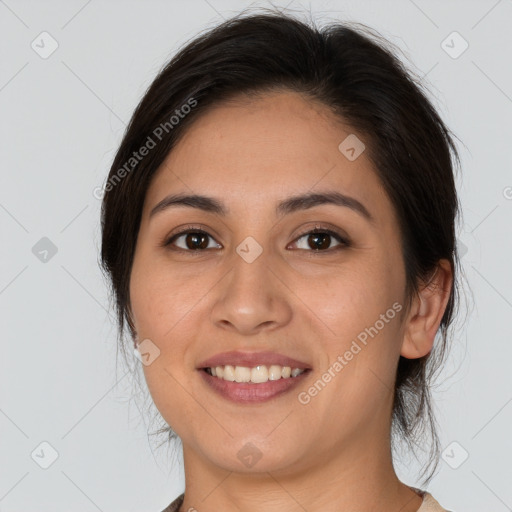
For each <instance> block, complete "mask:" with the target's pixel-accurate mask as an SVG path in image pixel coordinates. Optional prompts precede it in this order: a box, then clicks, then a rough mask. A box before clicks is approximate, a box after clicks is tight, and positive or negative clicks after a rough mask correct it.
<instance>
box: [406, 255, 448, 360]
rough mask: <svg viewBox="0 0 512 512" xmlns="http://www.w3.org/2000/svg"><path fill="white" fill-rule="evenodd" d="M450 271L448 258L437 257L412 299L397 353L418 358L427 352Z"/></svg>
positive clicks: (441, 310) (442, 308) (442, 309)
mask: <svg viewBox="0 0 512 512" xmlns="http://www.w3.org/2000/svg"><path fill="white" fill-rule="evenodd" d="M452 283H453V271H452V267H451V264H450V262H449V261H448V260H445V259H443V260H440V261H439V263H438V266H437V268H436V271H435V273H434V275H433V276H432V278H431V279H430V280H429V282H428V283H427V284H424V285H423V286H422V287H421V288H420V289H419V291H418V294H417V296H416V297H415V298H414V300H413V302H412V305H411V308H410V311H409V315H408V318H407V320H406V325H405V329H404V339H403V342H402V348H401V351H400V355H401V356H402V357H405V358H406V359H418V358H420V357H424V356H426V355H428V354H429V353H430V352H431V350H432V347H433V345H434V340H435V336H436V333H437V330H438V329H439V325H440V324H441V320H442V318H443V315H444V312H445V309H446V305H447V304H448V300H449V298H450V293H451V289H452Z"/></svg>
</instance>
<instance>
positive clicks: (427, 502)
mask: <svg viewBox="0 0 512 512" xmlns="http://www.w3.org/2000/svg"><path fill="white" fill-rule="evenodd" d="M412 489H413V490H414V491H416V492H417V493H418V494H419V495H420V496H423V503H422V504H421V507H420V508H419V509H418V512H449V511H448V510H445V509H444V508H443V507H441V505H439V503H438V502H437V501H436V500H435V499H434V497H433V496H432V495H431V494H429V493H428V492H426V491H421V490H420V489H416V488H412ZM184 496H185V493H183V494H180V495H179V496H178V497H177V498H176V499H175V500H174V501H173V502H172V503H171V504H170V505H169V506H168V507H167V508H166V509H164V510H163V511H162V512H178V510H179V508H180V507H181V505H182V504H183V498H184Z"/></svg>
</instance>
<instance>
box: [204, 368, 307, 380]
mask: <svg viewBox="0 0 512 512" xmlns="http://www.w3.org/2000/svg"><path fill="white" fill-rule="evenodd" d="M207 371H208V373H209V374H210V375H212V376H213V377H217V378H218V379H223V380H228V381H230V382H252V383H254V384H259V383H262V382H268V381H269V380H279V379H289V378H290V377H297V376H299V375H300V374H301V373H304V371H305V370H304V369H302V368H293V369H292V368H291V367H290V366H279V365H278V364H273V365H270V366H265V365H258V366H255V367H253V368H249V367H248V366H232V365H229V364H227V365H226V366H215V367H212V368H207Z"/></svg>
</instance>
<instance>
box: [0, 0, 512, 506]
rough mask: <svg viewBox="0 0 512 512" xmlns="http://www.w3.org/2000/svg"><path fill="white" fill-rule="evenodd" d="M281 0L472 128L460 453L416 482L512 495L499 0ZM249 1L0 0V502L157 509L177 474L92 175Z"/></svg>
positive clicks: (497, 500) (511, 354)
mask: <svg viewBox="0 0 512 512" xmlns="http://www.w3.org/2000/svg"><path fill="white" fill-rule="evenodd" d="M288 4H289V7H290V8H293V9H298V10H302V11H304V9H305V10H306V11H307V10H311V11H312V12H313V13H314V14H315V18H316V19H317V20H318V21H320V22H322V21H325V22H328V21H330V20H333V19H340V20H354V21H360V22H363V23H366V24H368V25H370V26H372V27H374V28H375V29H377V30H379V31H380V32H381V33H382V34H383V35H384V36H387V37H388V38H389V39H390V40H391V41H393V42H394V43H396V44H398V45H399V46H400V48H402V49H403V51H404V52H405V53H406V54H407V55H408V57H409V58H410V59H411V61H412V62H413V63H414V65H415V67H416V68H415V69H416V71H417V72H418V73H419V74H420V75H424V76H425V79H426V80H428V84H429V87H430V90H431V91H432V95H433V96H432V97H433V100H434V102H435V104H436V105H437V106H438V108H439V109H440V111H441V113H442V116H443V117H444V119H445V120H446V122H447V124H448V125H449V126H450V128H451V129H452V130H453V131H454V132H455V134H456V135H457V136H458V137H459V138H460V139H461V140H462V141H463V142H464V144H465V147H464V146H462V145H460V144H459V148H460V151H461V156H462V164H463V176H462V180H459V191H460V195H461V199H462V205H463V212H464V222H463V224H462V225H461V226H460V237H459V238H460V242H461V248H462V249H463V250H465V248H466V249H467V253H466V254H465V255H464V257H463V260H462V261H463V264H464V268H465V272H466V274H467V279H468V282H469V286H470V288H471V290H472V293H473V296H474V305H473V306H472V309H471V312H470V315H469V316H468V318H467V320H466V321H464V322H462V323H463V325H462V327H461V329H460V330H459V332H458V334H457V336H456V340H455V342H454V346H453V350H452V354H451V357H450V360H449V362H448V364H447V366H446V369H445V370H444V372H443V374H442V375H441V379H440V385H439V387H438V388H436V390H435V398H436V400H437V402H436V403H437V410H438V421H439V426H440V432H441V436H442V441H443V447H449V449H448V451H447V460H450V463H451V465H457V464H458V463H460V461H461V460H462V459H461V456H462V449H464V450H466V451H467V452H468V453H469V458H468V459H467V460H466V461H465V462H464V463H463V464H462V465H460V467H458V469H453V468H452V467H450V465H449V464H448V463H447V462H445V461H442V462H441V465H440V471H439V473H438V475H437V477H436V478H435V479H434V481H433V482H432V484H431V486H430V488H429V490H430V492H432V493H433V495H434V496H435V497H436V498H437V499H438V500H439V502H440V503H441V504H442V505H443V506H444V507H446V508H448V509H451V510H454V511H456V512H482V511H483V510H486V511H488V510H493V511H494V512H501V511H506V510H512V487H511V485H510V483H511V481H512V470H511V467H510V459H511V456H512V441H511V436H510V432H511V422H512V421H511V420H512V382H511V370H510V361H511V360H512V336H511V334H512V328H511V325H510V321H509V320H510V318H511V313H512V272H511V270H510V268H511V263H510V262H511V256H512V242H511V228H510V222H511V220H512V188H511V187H512V172H511V156H510V147H511V145H512V142H511V135H512V130H511V123H510V119H511V115H512V71H511V65H510V63H511V59H510V53H511V50H512V31H511V30H510V27H511V26H512V1H510V0H501V1H495V0H482V1H467V0H466V1H451V2H447V1H426V0H414V1H412V0H401V1H398V0H396V1H388V2H383V1H342V0H336V1H314V2H303V3H299V1H293V2H291V3H290V2H289V0H287V1H286V2H275V5H277V6H282V7H284V6H286V5H288ZM248 5H250V2H246V1H238V2H235V1H227V0H208V1H206V0H190V1H186V2H185V1H175V2H171V1H167V2H163V1H144V2H143V1H138V2H136V1H123V2H121V1H100V0H92V1H89V2H87V1H84V0H73V1H66V2H64V1H58V2H57V1H48V2H36V1H33V2H28V1H20V0H18V1H15V0H6V1H0V40H1V45H0V52H1V63H2V65H1V69H0V108H1V117H0V119H1V124H0V130H1V133H0V140H1V146H0V151H1V177H2V179H1V187H0V223H1V233H2V244H1V246H0V255H1V270H0V311H1V319H2V324H1V331H2V334H1V335H2V345H1V346H2V357H1V358H0V365H1V366H0V378H1V387H0V429H1V434H0V439H1V445H0V450H1V451H0V457H1V461H0V510H1V511H3V512H14V511H21V510H23V511H27V510H38V511H40V512H46V511H52V512H58V511H68V510H71V509H72V510H74V511H77V512H79V511H84V512H93V511H97V510H101V511H124V512H130V511H133V512H135V511H140V510H148V511H150V510H154V511H160V510H162V509H163V508H164V506H166V505H167V504H168V503H169V502H170V501H171V500H172V499H174V497H175V496H176V495H177V494H178V493H180V492H182V490H183V475H182V472H181V471H178V470H173V469H172V464H171V459H170V457H169V455H168V452H167V451H166V450H165V449H161V450H160V451H158V452H157V451H155V450H154V447H153V445H152V444H151V443H150V442H149V441H148V438H147V435H146V431H147V425H146V423H145V421H142V420H141V416H140V414H139V411H138V408H137V407H136V406H134V405H133V403H132V402H131V401H130V395H131V391H132V387H131V384H130V382H129V379H130V376H126V374H124V378H123V372H122V371H116V348H115V326H114V324H113V317H109V315H108V313H107V311H108V307H109V300H108V296H107V290H106V287H105V284H104V282H103V281H102V276H101V273H100V271H99V268H98V264H97V259H98V251H99V246H100V245H99V239H100V238H99V234H100V231H99V207H100V201H98V200H97V199H95V197H94V196H93V190H94V188H95V187H97V186H100V185H101V184H102V183H103V180H104V179H105V176H106V174H107V172H108V168H109V165H110V163H111V161H112V158H113V155H114V152H115V150H116V147H117V145H118V144H119V142H120V140H121V137H122V134H123V131H124V128H125V124H126V123H127V122H128V120H129V118H130V116H131V113H132V111H133V109H134V107H135V105H136V103H137V102H138V100H139V99H140V97H141V95H142V94H143V92H144V90H145V88H146V87H147V86H148V85H149V83H150V82H151V81H152V79H153V78H154V76H155V74H156V73H157V71H158V70H159V68H160V67H161V66H162V65H163V64H164V62H166V61H167V60H168V58H169V57H170V56H171V55H172V54H173V53H174V52H175V51H176V50H177V48H178V47H179V46H180V45H182V44H183V43H185V42H186V41H187V40H188V39H189V38H191V37H193V36H194V35H195V34H197V33H198V32H199V31H201V30H203V29H205V28H207V27H209V26H213V25H214V24H216V23H217V22H218V21H221V20H222V18H224V17H229V16H230V15H232V14H234V13H235V12H237V11H238V10H239V9H241V8H243V7H246V6H248ZM256 5H262V6H264V5H267V4H265V2H259V3H258V4H256ZM43 31H47V32H48V33H49V34H51V36H52V37H53V38H54V39H55V40H56V41H57V42H58V48H57V50H56V51H55V52H54V53H53V54H52V55H51V56H49V57H48V58H47V59H43V58H41V57H40V56H39V54H38V53H36V51H34V50H33V49H32V47H31V43H32V41H34V40H35V42H36V43H38V41H39V43H38V44H39V46H42V44H43V43H41V42H40V39H41V38H40V37H39V34H40V33H41V32H43ZM453 31H457V32H458V33H460V35H461V36H462V37H463V38H464V40H466V41H467V42H468V43H469V47H468V49H467V50H466V51H465V52H464V53H462V54H461V55H460V56H458V58H452V57H451V56H450V55H448V54H447V53H446V51H445V50H444V49H443V47H442V42H443V41H444V40H446V38H447V37H448V36H449V35H450V34H451V33H452V32H453ZM45 37H46V36H45ZM452 39H453V38H452ZM452 39H448V40H447V41H448V42H447V43H445V44H448V45H450V46H453V47H454V48H453V49H452V52H454V51H455V52H457V50H460V49H461V48H462V47H461V46H460V45H461V44H463V43H462V40H460V39H456V40H453V42H451V41H452ZM45 41H46V42H45V43H44V44H45V48H46V49H48V48H49V47H50V46H49V44H50V41H49V39H46V40H45ZM42 237H48V238H49V239H50V240H51V241H52V242H53V244H55V246H56V247H57V250H58V251H57V253H56V254H55V255H54V256H53V257H51V258H50V257H48V261H47V262H45V263H44V262H42V261H40V260H39V259H38V258H37V257H36V256H35V255H34V253H33V252H32V247H33V246H34V245H35V244H36V243H37V242H38V241H39V240H40V239H41V238H42ZM135 362H137V361H135ZM42 442H47V443H49V444H50V445H51V446H52V447H53V449H55V450H56V451H57V452H58V455H59V456H58V458H57V460H56V461H55V462H54V463H53V464H52V465H51V466H50V467H49V468H48V469H42V468H41V467H40V465H39V464H38V463H36V460H38V461H39V462H44V459H45V457H46V458H48V457H50V455H51V449H49V448H48V447H47V446H46V445H42V446H40V444H41V443H42ZM453 442H457V443H458V444H457V445H451V446H450V444H451V443H453ZM459 445H460V446H459ZM452 449H453V451H452ZM34 450H35V451H36V452H35V455H34V458H33V457H32V455H31V454H32V453H33V452H34ZM37 454H39V458H38V455H37ZM454 461H455V462H454ZM415 469H416V466H414V465H413V464H410V463H408V462H407V463H404V464H403V465H402V466H401V467H400V476H401V477H402V478H403V479H404V481H406V482H407V483H409V484H411V485H414V484H415V483H416V482H415V481H414V480H413V479H412V478H411V474H412V471H413V470H415Z"/></svg>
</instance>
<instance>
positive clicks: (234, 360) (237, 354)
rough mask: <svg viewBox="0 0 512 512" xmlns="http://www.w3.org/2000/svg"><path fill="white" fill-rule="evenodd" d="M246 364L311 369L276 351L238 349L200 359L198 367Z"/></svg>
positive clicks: (250, 365)
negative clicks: (244, 350)
mask: <svg viewBox="0 0 512 512" xmlns="http://www.w3.org/2000/svg"><path fill="white" fill-rule="evenodd" d="M228 364H229V365H232V366H247V367H253V366H256V365H258V364H261V365H267V366H268V365H272V364H277V365H279V366H289V367H290V368H301V369H311V367H310V366H309V365H308V364H306V363H304V362H302V361H298V360H297V359H293V358H292V357H288V356H285V355H283V354H278V353H277V352H271V351H264V352H243V351H240V350H233V351H230V352H222V353H221V354H216V355H214V356H212V357H209V358H208V359H205V360H204V361H202V362H201V363H200V364H199V365H198V368H212V367H215V366H226V365H228Z"/></svg>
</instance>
